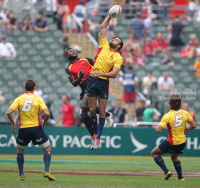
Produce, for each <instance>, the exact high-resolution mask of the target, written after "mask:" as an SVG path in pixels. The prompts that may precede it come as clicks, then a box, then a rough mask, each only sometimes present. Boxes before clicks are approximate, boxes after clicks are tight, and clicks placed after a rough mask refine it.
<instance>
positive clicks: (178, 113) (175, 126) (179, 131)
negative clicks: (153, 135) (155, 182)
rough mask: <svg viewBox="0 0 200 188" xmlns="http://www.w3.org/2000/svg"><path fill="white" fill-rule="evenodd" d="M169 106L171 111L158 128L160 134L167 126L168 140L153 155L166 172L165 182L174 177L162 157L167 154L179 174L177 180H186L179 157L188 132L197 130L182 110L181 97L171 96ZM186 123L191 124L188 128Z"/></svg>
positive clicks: (192, 121) (187, 114)
mask: <svg viewBox="0 0 200 188" xmlns="http://www.w3.org/2000/svg"><path fill="white" fill-rule="evenodd" d="M169 106H170V111H169V112H168V113H167V114H165V115H164V116H163V118H162V120H161V122H160V124H159V125H158V126H157V127H156V132H157V133H160V132H162V131H163V129H164V128H165V127H166V126H167V128H168V139H167V140H165V141H164V142H163V143H162V144H160V145H159V146H156V147H155V148H154V149H153V150H152V152H151V153H152V157H153V158H154V160H155V162H156V163H157V164H158V165H159V166H160V168H161V169H162V170H163V171H164V180H168V179H169V178H170V177H171V176H172V173H171V172H170V171H169V170H168V169H167V167H166V166H165V163H164V160H163V159H162V157H161V155H164V154H166V153H170V157H171V160H172V161H173V163H174V168H175V169H176V172H177V174H178V179H177V180H184V178H183V176H182V168H181V162H180V161H179V159H178V155H179V154H182V153H183V151H184V147H185V143H186V134H185V133H186V130H193V129H195V128H196V123H195V121H194V120H193V119H192V117H191V115H190V114H189V113H188V112H187V111H185V110H182V109H181V98H180V96H179V95H176V94H172V95H171V96H170V98H169ZM186 123H189V125H188V126H186Z"/></svg>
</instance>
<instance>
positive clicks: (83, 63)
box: [65, 58, 93, 89]
mask: <svg viewBox="0 0 200 188" xmlns="http://www.w3.org/2000/svg"><path fill="white" fill-rule="evenodd" d="M92 61H93V60H92V59H89V58H88V59H79V60H78V61H77V62H76V63H73V64H71V65H69V66H68V67H67V68H66V69H65V71H66V73H67V74H68V78H69V77H70V76H72V75H73V76H74V78H75V79H77V78H78V77H79V73H80V71H81V70H82V71H84V77H83V78H82V79H81V82H80V84H79V85H80V87H81V88H82V89H83V88H85V86H86V84H87V81H88V77H89V76H90V72H91V70H92V63H93V62H92Z"/></svg>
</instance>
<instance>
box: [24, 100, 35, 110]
mask: <svg viewBox="0 0 200 188" xmlns="http://www.w3.org/2000/svg"><path fill="white" fill-rule="evenodd" d="M33 102H34V101H29V100H27V101H24V104H23V106H22V112H30V111H31V108H32V103H33Z"/></svg>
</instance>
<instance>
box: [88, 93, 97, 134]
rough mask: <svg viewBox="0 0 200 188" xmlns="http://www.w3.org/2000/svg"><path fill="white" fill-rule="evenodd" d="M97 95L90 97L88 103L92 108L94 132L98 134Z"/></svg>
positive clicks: (91, 116) (91, 115)
mask: <svg viewBox="0 0 200 188" xmlns="http://www.w3.org/2000/svg"><path fill="white" fill-rule="evenodd" d="M96 103H97V97H96V96H94V97H88V104H89V109H90V118H91V121H92V126H93V129H94V134H97V115H96V107H97V104H96Z"/></svg>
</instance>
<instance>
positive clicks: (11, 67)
mask: <svg viewBox="0 0 200 188" xmlns="http://www.w3.org/2000/svg"><path fill="white" fill-rule="evenodd" d="M48 22H49V31H48V32H46V33H38V32H35V31H25V32H22V31H20V30H17V31H13V34H12V35H11V36H9V37H8V38H7V40H8V41H9V42H12V43H13V44H14V46H15V47H16V50H17V53H18V55H17V57H16V58H14V59H13V58H1V63H0V90H1V91H2V92H3V95H4V96H5V97H6V102H2V101H0V121H5V120H7V117H6V111H7V109H8V107H9V105H10V104H11V103H12V102H13V100H14V98H16V97H18V96H19V95H20V94H22V93H23V92H24V88H23V87H24V86H23V84H24V81H25V80H26V79H28V78H32V79H34V80H35V81H36V82H39V86H40V88H41V89H42V90H43V93H44V94H48V95H49V98H50V100H51V101H52V106H51V109H52V111H53V114H54V116H55V119H57V118H58V116H59V113H60V107H61V105H62V100H61V96H62V95H63V94H67V95H69V96H71V97H72V99H71V103H72V104H73V105H75V107H76V112H77V113H79V103H78V97H79V94H80V89H79V87H76V88H74V87H73V86H72V85H71V84H70V82H69V81H68V78H67V76H66V74H65V68H66V66H67V63H68V61H67V59H66V58H64V56H63V54H62V42H63V35H62V32H61V31H58V30H57V28H56V26H55V25H54V24H53V23H52V19H48ZM68 37H69V41H70V44H72V45H79V46H81V47H82V48H83V50H82V53H80V54H79V55H80V56H82V57H94V56H95V53H96V49H95V48H94V46H93V44H92V43H91V42H90V41H89V40H88V38H87V36H86V35H84V34H77V35H76V34H68Z"/></svg>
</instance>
